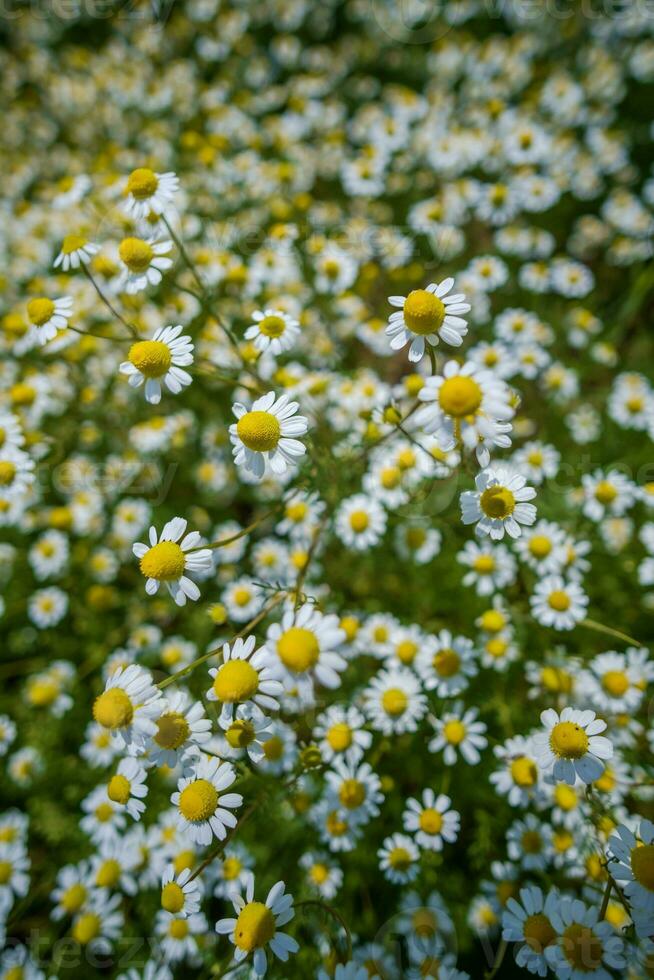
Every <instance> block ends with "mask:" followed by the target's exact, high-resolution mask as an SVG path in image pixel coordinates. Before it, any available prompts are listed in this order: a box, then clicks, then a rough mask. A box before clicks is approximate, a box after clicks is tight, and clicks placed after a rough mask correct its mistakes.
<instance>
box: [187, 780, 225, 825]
mask: <svg viewBox="0 0 654 980" xmlns="http://www.w3.org/2000/svg"><path fill="white" fill-rule="evenodd" d="M217 806H218V793H217V792H216V790H215V788H214V787H213V786H212V784H211V783H210V782H209V781H208V780H207V779H196V780H195V781H194V782H192V783H189V785H188V786H187V787H186V788H185V789H183V790H182V792H181V794H180V797H179V811H180V813H181V814H182V816H183V817H186V819H187V820H189V821H190V822H191V823H200V822H201V821H202V820H208V819H209V817H211V816H213V814H214V813H215V812H216V807H217Z"/></svg>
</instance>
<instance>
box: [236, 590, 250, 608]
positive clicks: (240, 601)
mask: <svg viewBox="0 0 654 980" xmlns="http://www.w3.org/2000/svg"><path fill="white" fill-rule="evenodd" d="M232 598H233V600H234V602H235V603H236V605H237V606H247V604H248V602H249V601H250V599H251V598H252V593H251V592H250V590H249V589H245V588H243V587H241V588H238V589H236V591H235V592H234V595H233V596H232Z"/></svg>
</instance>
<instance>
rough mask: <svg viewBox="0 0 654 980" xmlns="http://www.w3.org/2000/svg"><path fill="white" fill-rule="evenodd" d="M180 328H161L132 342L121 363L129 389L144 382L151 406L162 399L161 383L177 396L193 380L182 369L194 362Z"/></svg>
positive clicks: (178, 326)
mask: <svg viewBox="0 0 654 980" xmlns="http://www.w3.org/2000/svg"><path fill="white" fill-rule="evenodd" d="M183 329H184V328H183V327H182V326H181V325H180V324H178V325H177V326H176V327H173V326H170V327H160V328H159V329H158V330H156V331H155V332H154V334H153V336H152V339H151V340H138V341H137V342H136V343H135V344H132V346H131V347H130V350H129V354H128V355H127V358H128V359H127V360H126V361H123V362H122V364H121V365H120V368H119V371H120V373H121V374H124V375H126V376H127V378H128V380H129V383H130V385H131V386H132V388H139V387H140V386H141V385H142V384H143V382H144V381H145V400H146V401H148V402H150V404H151V405H158V404H159V402H160V401H161V386H162V385H163V384H165V385H166V387H167V388H168V390H169V391H171V392H172V393H173V394H174V395H178V394H179V393H180V391H181V390H182V388H183V387H185V386H186V385H190V383H191V381H192V380H193V379H192V378H191V375H190V374H189V373H188V371H183V370H182V368H183V367H185V366H187V365H189V364H192V363H193V344H192V343H191V338H190V337H189V336H187V335H185V334H184V335H182V336H180V334H181V333H182V330H183Z"/></svg>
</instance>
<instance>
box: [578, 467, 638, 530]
mask: <svg viewBox="0 0 654 980" xmlns="http://www.w3.org/2000/svg"><path fill="white" fill-rule="evenodd" d="M581 484H582V488H583V491H584V505H583V508H582V509H583V513H584V514H585V516H586V517H589V518H590V519H591V521H597V522H599V521H601V520H603V518H604V517H607V516H611V517H621V516H622V515H623V514H624V512H625V511H626V510H628V509H629V508H630V507H631V506H632V505H633V504H634V502H635V499H636V488H635V486H634V484H633V483H632V481H631V480H630V479H629V478H628V477H627V476H625V475H624V473H620V471H619V470H610V471H609V472H608V473H604V472H603V471H602V470H595V472H594V473H585V474H584V475H583V476H582V478H581Z"/></svg>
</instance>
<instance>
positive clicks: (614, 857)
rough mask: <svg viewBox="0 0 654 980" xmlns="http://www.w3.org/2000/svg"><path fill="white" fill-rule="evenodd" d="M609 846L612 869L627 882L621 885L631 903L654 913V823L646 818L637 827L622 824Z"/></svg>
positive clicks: (649, 912) (620, 879) (610, 840)
mask: <svg viewBox="0 0 654 980" xmlns="http://www.w3.org/2000/svg"><path fill="white" fill-rule="evenodd" d="M608 850H609V856H610V860H609V872H610V874H612V875H613V877H614V878H615V880H616V881H618V882H624V884H623V885H621V887H622V890H623V891H624V893H625V895H626V896H627V900H628V901H629V904H630V905H631V906H632V908H633V909H634V911H635V910H639V911H641V910H642V911H643V912H646V913H647V914H648V915H649V916H654V824H653V823H652V822H651V821H650V820H645V819H642V820H641V821H640V824H638V825H637V826H636V827H635V829H634V830H633V831H632V830H630V829H629V828H628V827H627V826H625V824H620V826H619V827H618V828H617V831H616V832H615V833H614V834H613V835H612V836H611V837H610V838H609V844H608ZM651 922H652V920H651V919H650V926H651ZM647 934H651V929H650V932H649V933H647Z"/></svg>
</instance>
